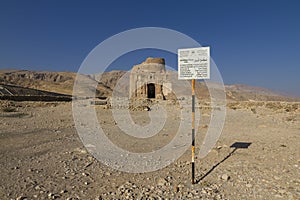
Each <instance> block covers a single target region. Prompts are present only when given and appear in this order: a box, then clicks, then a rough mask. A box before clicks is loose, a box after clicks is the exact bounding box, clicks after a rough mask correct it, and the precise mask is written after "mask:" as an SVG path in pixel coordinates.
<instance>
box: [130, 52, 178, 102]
mask: <svg viewBox="0 0 300 200" xmlns="http://www.w3.org/2000/svg"><path fill="white" fill-rule="evenodd" d="M168 76H169V74H168V72H167V71H166V68H165V60H164V59H163V58H147V59H146V61H144V62H143V63H141V64H139V65H135V66H133V68H132V70H131V72H130V89H129V92H130V97H131V98H153V99H163V100H165V99H169V98H170V97H171V91H172V84H171V82H170V81H168V78H169V77H168Z"/></svg>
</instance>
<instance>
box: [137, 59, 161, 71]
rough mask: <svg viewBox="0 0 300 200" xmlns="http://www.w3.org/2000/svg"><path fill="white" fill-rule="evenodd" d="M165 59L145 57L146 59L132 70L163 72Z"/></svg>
mask: <svg viewBox="0 0 300 200" xmlns="http://www.w3.org/2000/svg"><path fill="white" fill-rule="evenodd" d="M165 71H166V68H165V59H163V58H147V59H146V61H144V62H143V63H141V64H139V65H135V66H134V67H133V68H132V72H165Z"/></svg>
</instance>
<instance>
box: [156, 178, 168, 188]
mask: <svg viewBox="0 0 300 200" xmlns="http://www.w3.org/2000/svg"><path fill="white" fill-rule="evenodd" d="M166 183H167V181H166V179H164V178H159V179H158V181H157V185H158V186H164V185H165V184H166Z"/></svg>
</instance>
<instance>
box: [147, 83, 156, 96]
mask: <svg viewBox="0 0 300 200" xmlns="http://www.w3.org/2000/svg"><path fill="white" fill-rule="evenodd" d="M147 90H148V98H155V85H154V83H149V84H147Z"/></svg>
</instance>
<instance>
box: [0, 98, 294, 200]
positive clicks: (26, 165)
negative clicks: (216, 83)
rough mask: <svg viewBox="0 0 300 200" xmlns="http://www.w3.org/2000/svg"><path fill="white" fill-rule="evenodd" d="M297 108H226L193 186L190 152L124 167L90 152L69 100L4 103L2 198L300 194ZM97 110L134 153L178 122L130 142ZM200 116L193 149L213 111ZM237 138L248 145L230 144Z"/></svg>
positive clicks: (161, 141) (156, 142)
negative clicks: (148, 165)
mask: <svg viewBox="0 0 300 200" xmlns="http://www.w3.org/2000/svg"><path fill="white" fill-rule="evenodd" d="M299 105H300V104H299V103H298V104H297V103H266V102H258V103H255V102H252V103H232V104H230V105H228V107H227V117H226V123H225V126H224V129H223V133H222V135H221V137H220V139H219V141H218V143H217V145H216V146H215V148H214V149H213V150H212V151H211V152H210V153H209V154H208V156H206V157H205V158H203V159H199V158H197V159H196V179H197V181H198V183H197V184H194V185H192V184H191V183H190V182H191V180H190V179H191V178H190V177H191V175H190V174H191V164H190V157H191V155H190V151H189V150H188V151H186V153H185V154H184V155H183V156H181V157H180V158H179V159H178V160H176V161H175V162H174V163H173V164H171V165H169V166H168V167H166V168H163V169H161V170H158V171H155V172H149V173H139V174H132V173H125V172H120V171H117V170H114V169H112V168H109V167H107V166H106V165H104V164H102V163H101V162H99V161H97V160H96V159H95V158H93V157H92V156H91V155H90V154H89V153H88V152H87V151H86V149H85V147H84V146H83V144H82V142H81V140H80V139H79V136H78V134H77V132H76V129H75V128H74V122H73V117H72V108H71V103H39V102H35V103H31V102H6V101H2V102H1V108H2V111H1V112H0V127H1V128H0V155H1V158H0V169H1V174H0V178H1V184H0V199H300V149H299V145H300V106H299ZM172 109H173V108H172V105H170V110H172ZM96 110H97V113H98V115H99V116H102V118H100V119H99V121H100V123H101V125H102V127H103V129H104V130H106V132H107V133H108V134H107V136H108V137H109V138H110V139H111V140H112V141H114V143H115V144H117V145H118V146H120V147H122V148H125V149H128V150H131V151H135V152H140V151H151V150H153V149H158V148H161V147H162V146H164V145H165V144H166V143H168V141H170V139H172V137H173V136H174V134H172V133H173V132H174V130H176V128H177V126H178V124H177V121H176V120H177V118H176V114H174V115H171V116H172V117H170V120H169V121H167V123H166V125H165V127H164V129H163V132H162V133H160V134H158V135H157V136H155V137H153V138H151V139H150V140H148V141H146V140H145V141H132V138H130V137H128V136H124V135H122V132H121V131H120V130H119V129H118V128H117V126H116V124H115V122H114V121H113V118H112V116H111V110H109V109H103V108H102V107H100V106H96ZM173 110H175V109H173ZM150 112H151V111H150ZM174 112H175V111H174ZM131 113H132V116H133V119H134V120H135V121H136V122H137V123H140V124H141V125H144V124H147V123H148V122H149V118H148V112H147V111H132V112H131ZM201 114H202V119H201V123H200V125H199V131H198V132H197V138H196V139H197V140H196V146H197V148H196V152H199V145H200V144H201V140H202V139H203V137H204V134H205V132H206V130H207V124H208V122H209V113H208V112H207V111H205V110H202V111H201ZM103 116H104V117H103ZM236 142H240V143H249V144H248V145H249V146H248V148H233V147H231V145H233V144H234V143H236ZM133 143H134V145H133ZM238 147H241V146H238Z"/></svg>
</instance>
